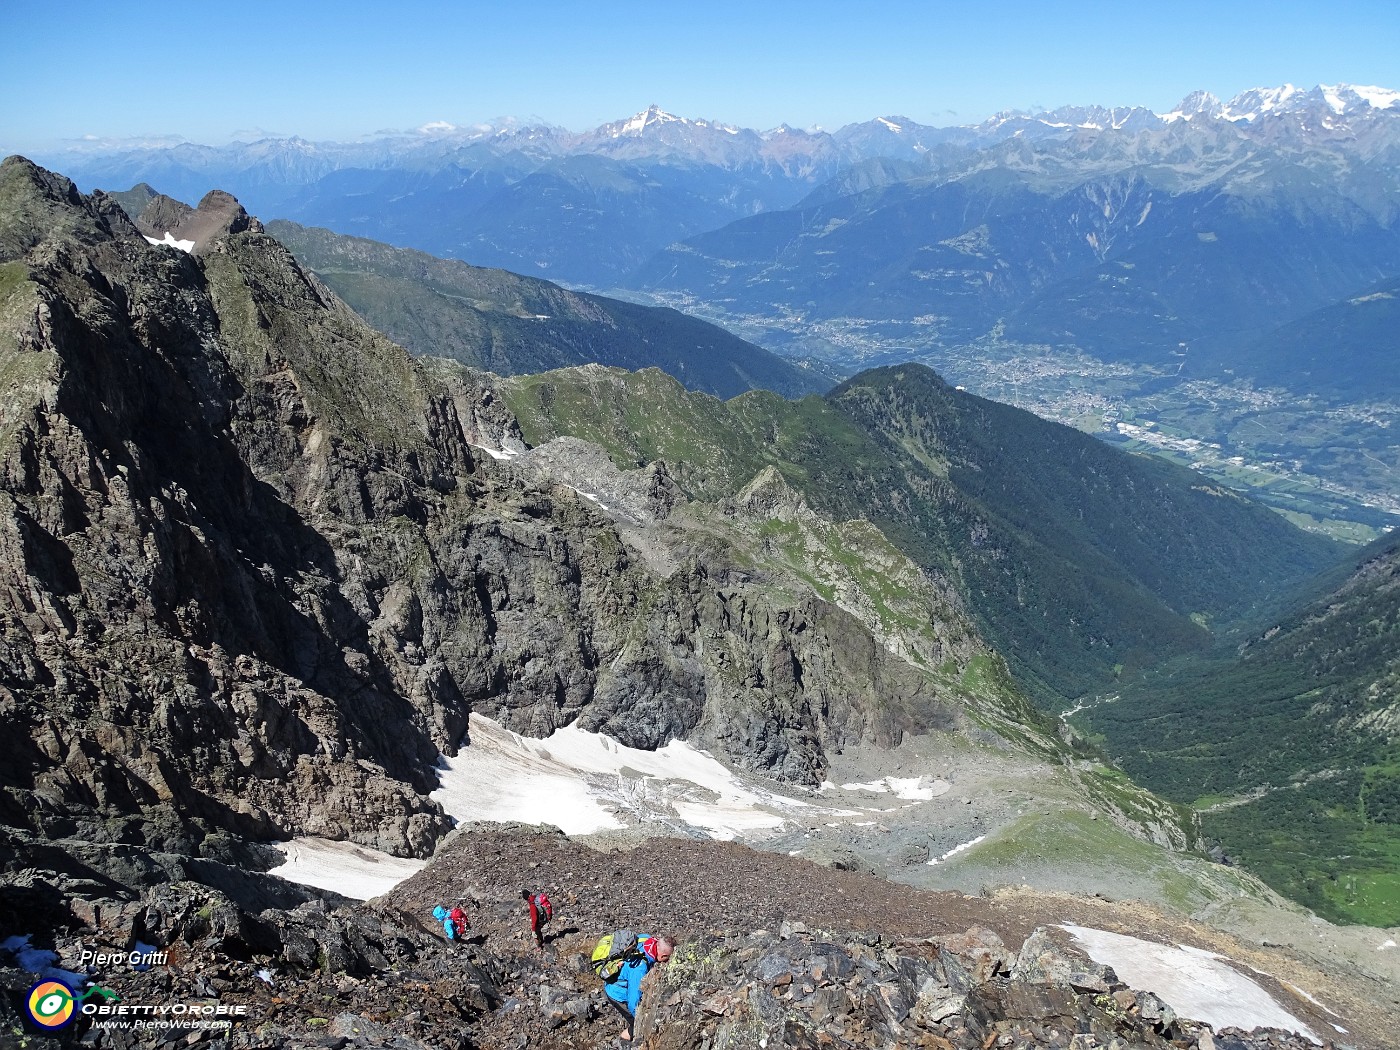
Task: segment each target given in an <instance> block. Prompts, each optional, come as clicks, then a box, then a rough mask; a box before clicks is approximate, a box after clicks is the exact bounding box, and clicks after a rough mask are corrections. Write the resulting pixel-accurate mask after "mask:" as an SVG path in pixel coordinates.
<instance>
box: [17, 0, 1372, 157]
mask: <svg viewBox="0 0 1400 1050" xmlns="http://www.w3.org/2000/svg"><path fill="white" fill-rule="evenodd" d="M977 6H978V7H979V8H980V9H979V10H974V5H973V4H971V3H969V2H967V0H961V2H958V3H944V2H925V3H905V2H885V3H882V2H878V0H875V2H870V3H866V4H856V3H854V2H846V3H828V2H825V0H810V2H806V3H791V2H787V0H773V2H764V0H748V2H745V3H733V2H729V0H712V2H708V3H704V4H687V3H674V2H671V3H667V2H665V0H655V2H652V3H632V2H618V3H608V2H606V0H595V2H593V3H579V2H574V3H556V2H553V0H537V2H533V3H527V4H513V5H510V6H509V7H507V5H505V4H503V3H477V2H471V0H466V2H458V3H443V2H429V0H405V2H401V3H398V4H389V3H386V2H379V3H361V2H359V0H346V2H342V3H336V4H329V3H315V2H305V3H298V2H297V0H282V2H278V3H269V2H265V0H251V2H244V3H230V2H227V0H199V2H194V3H179V4H176V3H167V2H159V0H158V2H144V3H137V4H131V5H113V4H110V3H105V4H98V3H89V2H85V0H78V2H73V3H64V4H55V3H53V2H52V0H44V2H33V0H0V146H4V147H6V148H9V149H14V148H36V147H39V146H49V145H53V144H55V143H56V142H57V141H58V140H63V139H74V138H79V137H82V136H84V135H96V136H135V135H157V134H179V135H184V136H187V137H189V138H191V139H194V140H196V141H204V142H222V141H227V140H228V139H229V137H230V136H231V135H233V134H235V133H241V132H247V131H250V130H255V129H256V130H263V131H268V132H273V133H278V134H299V135H303V136H305V137H308V138H316V139H326V138H353V137H355V136H357V135H359V134H363V133H366V132H372V131H375V130H378V129H386V128H396V129H401V128H410V127H415V126H418V125H420V124H424V123H427V122H429V121H435V120H446V121H450V122H452V123H458V124H465V123H472V122H474V121H479V120H485V119H488V118H492V117H497V116H503V115H513V116H519V117H537V118H540V119H542V120H545V121H548V122H549V123H554V124H560V125H563V126H564V127H567V128H571V129H573V130H582V129H584V128H588V127H593V126H595V125H597V124H600V123H602V122H604V121H607V120H614V119H617V118H620V117H625V116H628V115H630V114H632V113H635V112H637V111H638V110H640V109H642V108H643V107H645V106H646V105H647V104H648V103H651V102H656V103H659V104H660V105H662V106H663V107H664V108H666V109H668V110H670V111H672V112H675V113H679V114H682V115H684V116H691V117H708V118H710V119H714V120H721V121H725V122H728V123H733V124H740V125H744V126H748V127H756V128H760V129H763V128H769V127H772V126H774V125H776V124H778V123H780V122H783V121H786V122H787V123H790V124H793V125H796V126H801V127H806V126H812V125H821V126H823V127H827V128H835V127H839V126H840V125H842V124H845V123H849V122H852V121H858V120H866V119H869V118H871V117H873V116H877V115H891V114H899V115H903V116H907V117H910V118H912V119H914V120H917V121H920V122H921V123H927V124H938V125H944V124H961V123H972V122H975V121H978V120H981V119H983V118H985V117H987V116H989V115H990V114H992V113H994V112H997V111H999V110H1005V109H1035V108H1042V107H1044V108H1049V107H1053V106H1057V105H1062V104H1066V103H1095V102H1097V103H1104V104H1116V105H1144V106H1148V107H1151V108H1153V109H1157V110H1165V109H1168V108H1170V107H1171V105H1172V104H1174V103H1175V102H1176V101H1178V100H1179V99H1180V98H1181V97H1182V96H1184V95H1185V94H1187V93H1188V92H1190V91H1192V90H1195V89H1197V88H1202V89H1205V90H1208V91H1211V92H1213V93H1215V94H1217V95H1220V96H1221V97H1226V98H1228V97H1229V96H1230V95H1233V94H1235V93H1237V92H1239V91H1242V90H1244V89H1247V88H1250V87H1259V86H1277V85H1280V84H1283V83H1293V84H1298V85H1301V86H1305V87H1310V86H1312V85H1314V84H1317V83H1328V84H1331V83H1338V82H1342V83H1353V84H1376V85H1380V86H1382V87H1389V88H1395V89H1400V4H1397V3H1395V2H1394V0H1381V2H1374V0H1368V2H1349V0H1330V2H1327V3H1321V2H1317V0H1313V2H1309V3H1293V2H1274V3H1260V2H1255V0H1236V2H1233V3H1231V2H1225V3H1209V4H1207V3H1198V2H1194V0H1178V2H1173V3H1154V4H1147V3H1139V2H1136V0H1119V2H1117V3H1099V2H1084V3H1055V2H1046V0H1041V2H1038V3H1030V2H1022V0H996V2H994V3H992V4H991V5H977ZM988 12H992V13H994V14H995V19H994V20H993V19H992V18H990V17H989V15H988Z"/></svg>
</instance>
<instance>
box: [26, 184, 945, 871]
mask: <svg viewBox="0 0 1400 1050" xmlns="http://www.w3.org/2000/svg"><path fill="white" fill-rule="evenodd" d="M166 232H171V233H173V236H174V238H175V239H177V240H193V241H194V247H193V251H192V253H189V254H187V253H185V252H182V251H180V250H178V249H177V248H175V247H170V246H162V245H157V246H152V245H150V244H148V243H147V240H146V238H145V236H143V235H142V234H141V233H140V232H139V231H138V230H137V229H136V228H135V227H134V226H133V225H132V224H131V223H130V221H129V220H128V219H127V218H126V216H125V215H124V214H123V213H122V211H121V209H120V208H118V207H117V206H116V204H115V203H114V202H113V201H112V200H110V199H109V198H106V197H104V196H102V195H101V194H96V195H94V196H92V197H84V196H82V195H81V194H79V193H78V192H77V191H76V190H75V189H74V188H73V186H72V184H71V183H69V182H68V181H67V180H66V179H63V178H62V177H60V176H56V175H53V174H51V173H48V172H45V171H42V170H41V169H38V168H36V167H34V166H33V165H31V164H29V163H28V162H26V161H24V160H22V159H18V158H11V159H10V160H8V161H6V162H5V164H4V166H3V168H0V274H3V285H2V286H0V292H3V301H0V372H3V374H4V376H5V377H6V380H7V381H6V384H5V388H6V392H5V394H4V400H3V402H0V485H2V487H3V491H2V492H0V572H3V579H4V587H3V590H0V599H3V601H0V620H3V626H4V632H5V642H6V644H5V648H4V652H3V655H0V712H3V714H4V716H5V718H6V721H7V724H8V725H9V726H10V727H11V729H12V732H11V733H9V734H8V735H7V737H6V739H5V740H4V742H3V743H0V769H3V771H4V783H5V785H6V789H5V793H4V796H3V798H2V799H0V816H2V817H3V818H4V820H5V821H6V822H7V823H9V824H11V825H13V826H16V827H27V828H30V829H35V830H39V831H42V832H45V833H48V834H55V835H57V834H64V835H67V834H74V833H81V834H84V835H87V836H89V837H91V838H93V839H95V840H98V841H104V840H110V841H125V840H136V841H145V842H146V843H147V844H148V845H150V846H152V847H154V848H160V849H165V848H174V847H175V846H178V847H179V848H180V850H183V851H189V850H193V851H197V850H198V849H199V844H200V843H201V842H202V841H203V840H204V839H206V838H207V837H208V836H210V834H211V833H212V831H213V830H214V829H226V830H229V831H232V832H234V833H236V834H238V835H241V836H246V837H250V838H264V839H265V838H275V837H282V836H287V835H292V834H298V833H312V834H320V835H324V836H327V837H331V838H347V837H348V838H352V839H354V840H356V841H359V842H362V843H364V844H367V845H372V846H376V847H380V848H383V849H387V850H390V851H393V852H397V853H416V854H419V855H421V854H424V853H426V852H427V851H429V850H430V849H431V847H432V844H433V843H434V842H435V841H436V840H437V838H438V837H439V836H440V835H441V834H442V833H443V831H445V830H446V828H447V827H448V823H449V822H448V819H447V817H446V816H445V815H444V814H443V813H442V812H441V810H440V809H439V808H438V807H437V805H436V804H435V803H433V802H431V801H429V800H428V799H427V797H426V795H427V792H428V791H430V790H431V789H432V788H433V787H434V786H435V782H436V780H435V773H434V763H435V761H436V758H437V756H438V754H439V753H440V752H444V751H445V752H449V753H451V752H452V751H454V749H455V748H456V747H457V746H458V745H459V744H460V743H461V742H462V737H463V734H464V732H465V729H466V726H467V716H468V714H469V713H470V712H471V711H473V710H477V711H481V712H482V713H485V714H489V715H491V716H493V717H495V718H498V719H500V720H501V721H503V722H504V723H505V724H506V725H508V726H509V727H511V728H514V729H517V730H520V731H523V732H527V733H532V734H539V735H544V734H547V733H549V732H550V731H551V730H552V729H554V728H555V727H557V726H560V725H564V724H568V723H572V722H575V721H577V722H579V723H580V724H581V725H582V726H584V727H585V728H589V729H601V730H605V731H607V732H609V733H611V734H613V735H614V736H616V737H618V738H619V739H620V740H622V741H623V742H624V743H628V744H632V745H638V746H657V745H660V744H664V743H665V742H666V741H667V740H668V739H670V738H671V737H673V736H674V737H686V738H689V739H692V740H694V741H696V742H699V743H701V744H702V745H704V746H709V747H712V748H714V749H715V750H717V751H718V752H719V753H721V754H723V755H724V756H726V757H727V758H729V759H730V760H731V761H733V762H735V763H737V764H739V765H742V766H746V767H749V768H752V769H757V770H761V771H764V772H766V773H768V774H770V775H773V776H778V777H783V778H788V779H793V780H799V781H807V782H811V781H813V780H815V779H817V778H818V777H819V776H820V775H821V773H822V771H823V768H824V750H823V748H824V746H826V745H827V744H830V743H837V744H839V743H841V742H843V741H849V740H856V739H868V740H873V741H876V742H882V743H883V742H893V741H897V740H898V738H899V735H900V734H901V733H903V732H906V731H910V730H922V729H929V728H954V727H956V726H957V725H959V724H960V718H961V715H960V706H959V705H960V700H959V699H958V697H957V695H956V692H955V690H953V689H952V688H951V687H950V686H949V685H948V682H947V681H944V680H940V679H936V678H934V677H933V676H931V675H930V674H928V673H927V672H926V671H924V670H921V669H919V668H917V667H915V666H913V665H912V664H910V663H909V662H908V661H907V660H904V659H901V658H900V656H898V655H896V654H895V653H894V652H892V651H891V649H890V647H888V646H887V645H884V644H881V642H880V640H879V639H877V638H876V636H875V635H872V633H871V632H870V630H868V629H867V627H866V626H865V624H863V623H862V622H861V620H860V619H859V618H858V617H856V616H854V615H852V614H851V613H849V612H846V611H844V610H843V609H841V608H839V607H838V606H836V605H833V604H831V603H830V602H828V601H826V600H824V599H823V598H821V597H819V596H818V595H817V594H816V593H814V592H813V591H812V590H811V588H810V587H806V588H801V587H799V588H797V589H796V590H794V589H793V587H792V586H790V584H791V583H792V580H791V579H789V580H788V583H789V586H785V587H778V588H775V587H773V586H771V582H772V580H771V578H770V575H769V572H770V570H769V569H766V568H764V567H762V566H747V567H746V566H744V565H742V564H739V561H740V559H736V558H735V557H734V556H733V554H732V552H731V551H730V548H729V547H728V546H727V545H726V543H725V542H717V541H715V540H714V538H713V537H711V538H710V539H708V540H706V541H705V542H703V543H701V542H693V541H690V540H686V539H674V538H673V539H671V540H668V541H666V542H667V545H668V549H669V550H670V551H671V555H670V556H669V558H668V559H663V561H664V562H665V563H666V564H665V567H664V568H658V567H657V563H656V562H655V560H654V559H649V558H648V557H647V556H646V555H645V554H643V553H641V552H640V551H639V548H638V545H637V542H636V538H635V536H633V537H631V538H630V539H629V538H628V536H627V534H626V532H627V529H628V528H631V527H634V526H637V525H644V524H647V523H648V522H647V521H641V520H635V521H624V520H622V519H621V518H615V517H614V516H612V515H611V514H610V512H608V511H606V510H604V509H603V507H602V506H601V505H600V504H599V503H597V502H594V501H590V500H589V499H588V498H586V497H584V496H582V495H580V494H579V492H578V491H577V489H578V488H579V486H578V485H577V483H574V484H573V485H568V484H560V483H559V481H560V476H559V471H560V470H561V469H562V468H561V465H560V462H558V461H555V462H553V463H552V465H551V460H550V456H549V454H548V453H547V452H542V453H540V455H539V456H537V457H536V460H535V462H534V463H533V465H530V464H521V465H519V466H517V465H515V464H513V463H510V462H507V461H504V460H498V459H497V458H496V455H498V454H499V453H500V452H501V451H520V450H521V449H523V445H522V444H521V443H520V439H519V429H518V428H517V427H516V426H515V424H514V421H513V419H512V418H511V417H510V415H509V413H508V412H507V411H506V410H505V409H504V406H503V403H502V402H501V400H500V399H499V398H498V397H497V396H496V395H495V394H494V393H493V391H492V389H491V387H490V378H489V377H486V376H483V375H479V374H475V373H471V372H469V371H466V370H464V369H461V368H458V367H455V366H450V365H447V364H445V363H443V362H435V361H420V360H416V359H414V358H412V357H410V356H409V355H408V354H407V353H406V352H405V351H404V350H402V349H401V348H400V347H397V346H395V345H394V344H392V343H390V342H388V341H387V340H386V339H384V338H383V337H382V336H379V335H378V334H376V333H374V332H373V331H371V330H370V329H368V328H366V327H365V326H364V324H363V323H362V322H361V321H360V320H359V319H358V318H357V317H356V316H355V315H354V314H353V313H352V312H351V311H350V310H349V309H348V308H347V307H346V306H345V305H344V304H343V303H341V302H340V300H338V299H337V298H336V297H335V296H334V295H333V294H332V293H331V292H329V291H328V290H327V289H326V288H325V287H324V286H323V285H322V284H321V283H320V282H319V281H318V280H317V279H316V278H315V277H314V276H313V275H311V274H309V273H308V272H306V271H305V270H303V269H302V268H301V267H300V266H298V264H297V263H296V261H295V260H294V259H293V258H292V257H291V255H290V254H289V253H288V252H287V251H286V250H285V249H284V248H282V246H281V245H279V244H278V243H277V242H276V241H275V240H274V239H272V238H271V237H269V236H267V235H266V234H265V233H263V232H262V230H261V226H260V225H259V224H258V223H257V221H256V220H255V219H252V218H250V217H249V216H248V215H247V214H246V213H245V212H244V211H243V210H242V208H241V207H239V206H238V205H237V202H236V201H233V200H232V198H230V197H228V196H227V195H225V194H218V193H211V194H210V195H208V196H207V197H206V198H205V199H204V200H203V201H202V202H201V204H200V207H199V208H198V209H197V210H195V211H194V212H192V213H191V214H189V215H187V216H184V217H183V218H182V219H180V221H179V222H178V223H177V225H176V226H175V227H174V229H173V230H171V231H166ZM484 449H490V450H492V451H491V452H489V453H488V452H486V451H484ZM565 458H566V460H567V459H568V457H565ZM573 458H574V460H575V461H578V457H577V456H575V457H573ZM565 466H567V463H565ZM541 472H543V473H541ZM629 484H630V488H629V491H631V492H632V493H633V495H634V496H636V497H637V505H638V507H640V508H644V509H645V510H646V513H645V515H643V517H645V518H647V519H649V521H650V522H651V523H653V524H654V523H655V522H656V521H659V520H660V519H662V518H663V517H664V516H665V515H666V514H667V513H668V512H669V509H670V508H672V507H673V506H674V505H675V504H676V503H677V501H678V500H679V495H678V493H677V492H676V490H675V486H674V483H673V482H672V481H671V480H670V479H669V476H668V475H667V473H666V472H665V469H664V467H661V466H659V465H654V466H652V467H650V468H646V469H645V470H644V471H643V472H642V473H641V475H640V476H639V477H638V479H636V481H635V483H629ZM135 813H141V814H143V815H145V817H146V818H147V819H146V820H144V821H141V822H129V821H128V822H123V820H122V818H123V817H125V816H128V815H131V814H135Z"/></svg>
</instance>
